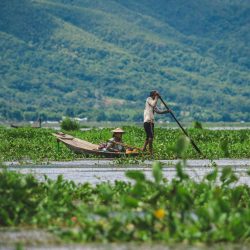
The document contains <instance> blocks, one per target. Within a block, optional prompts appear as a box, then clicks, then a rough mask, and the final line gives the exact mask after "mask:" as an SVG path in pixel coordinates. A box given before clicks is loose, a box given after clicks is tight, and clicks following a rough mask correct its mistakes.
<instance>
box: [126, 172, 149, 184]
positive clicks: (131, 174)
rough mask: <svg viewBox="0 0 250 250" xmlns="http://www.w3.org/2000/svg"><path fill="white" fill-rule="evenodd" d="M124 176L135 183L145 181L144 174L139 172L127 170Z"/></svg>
mask: <svg viewBox="0 0 250 250" xmlns="http://www.w3.org/2000/svg"><path fill="white" fill-rule="evenodd" d="M126 176H127V177H128V178H130V179H133V180H135V181H144V180H145V174H144V173H143V172H142V171H139V170H129V171H127V172H126Z"/></svg>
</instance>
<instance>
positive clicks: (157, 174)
mask: <svg viewBox="0 0 250 250" xmlns="http://www.w3.org/2000/svg"><path fill="white" fill-rule="evenodd" d="M152 173H153V176H154V179H155V183H157V184H159V183H160V182H161V181H162V177H163V174H162V164H161V163H160V162H159V161H157V162H154V163H153V169H152Z"/></svg>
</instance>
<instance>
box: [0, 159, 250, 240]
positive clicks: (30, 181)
mask: <svg viewBox="0 0 250 250" xmlns="http://www.w3.org/2000/svg"><path fill="white" fill-rule="evenodd" d="M176 169H177V171H176V172H177V175H176V178H175V179H173V180H172V181H171V182H169V181H168V180H166V179H163V177H162V170H161V165H160V164H159V163H157V162H156V163H154V164H153V167H152V174H153V177H154V180H153V181H151V180H148V179H146V178H145V175H144V173H143V172H140V171H128V172H127V173H126V176H127V177H129V178H130V179H131V180H133V183H126V182H123V181H116V182H115V183H114V184H111V183H109V182H106V183H101V184H98V185H97V186H91V185H90V184H88V183H85V184H79V185H76V184H75V183H74V182H72V181H66V180H64V179H63V178H62V176H59V177H58V179H57V180H56V181H52V180H49V179H47V178H46V177H45V180H44V181H43V182H38V181H37V180H36V179H35V178H34V176H32V175H22V174H18V173H16V172H10V171H8V170H6V169H3V170H2V171H1V172H0V226H2V227H5V228H8V227H17V228H44V229H48V230H49V231H50V232H53V233H54V234H56V235H57V236H59V237H60V238H61V239H63V240H65V241H68V242H130V241H139V242H142V241H143V242H152V241H154V242H166V243H171V242H186V241H188V242H189V243H193V242H205V243H216V242H237V243H249V242H250V229H249V225H250V216H249V215H250V199H249V196H250V188H249V186H247V185H234V184H235V183H237V177H236V176H235V175H234V173H233V172H232V170H231V169H230V168H224V169H223V170H222V173H221V174H220V176H219V175H218V169H217V168H216V167H215V168H214V169H213V171H212V172H211V173H209V174H208V175H207V176H205V177H204V179H203V181H201V182H195V181H193V180H191V179H190V178H189V176H188V175H187V174H186V173H184V172H183V169H182V164H181V163H179V164H178V165H177V166H176Z"/></svg>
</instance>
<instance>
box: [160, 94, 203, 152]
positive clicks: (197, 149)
mask: <svg viewBox="0 0 250 250" xmlns="http://www.w3.org/2000/svg"><path fill="white" fill-rule="evenodd" d="M159 98H160V100H161V101H162V103H163V104H164V106H165V107H166V109H168V110H170V109H169V108H168V106H167V104H166V103H165V102H164V101H163V100H162V98H161V96H159ZM170 114H171V115H172V117H173V118H174V120H175V121H176V122H177V124H178V125H179V127H180V128H181V130H182V132H183V133H184V134H185V135H186V136H187V137H188V138H189V140H190V142H191V144H192V146H193V147H194V149H195V150H196V151H197V152H198V153H199V154H200V155H203V154H202V152H201V151H200V149H199V148H198V147H197V146H196V144H195V143H194V141H193V140H192V139H191V138H190V136H189V135H188V133H187V131H186V130H185V129H184V128H183V127H182V126H181V124H180V123H179V121H178V120H177V119H176V117H175V115H174V114H173V112H172V111H171V110H170Z"/></svg>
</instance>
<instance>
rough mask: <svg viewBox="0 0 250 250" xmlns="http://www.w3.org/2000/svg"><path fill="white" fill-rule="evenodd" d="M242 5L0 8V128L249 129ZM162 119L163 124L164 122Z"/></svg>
mask: <svg viewBox="0 0 250 250" xmlns="http://www.w3.org/2000/svg"><path fill="white" fill-rule="evenodd" d="M249 44H250V2H249V1H248V0H189V1H185V0H136V1H135V0H1V1H0V57H1V61H0V76H1V78H0V87H1V88H0V120H18V121H21V120H36V119H37V118H38V117H42V119H43V120H60V119H61V117H62V116H69V117H80V118H84V117H87V118H88V119H89V120H95V121H107V120H109V121H142V119H143V109H144V103H145V100H146V98H147V96H148V94H149V92H150V91H151V90H152V89H157V90H158V91H159V92H160V94H161V96H162V97H163V99H164V100H165V101H166V102H167V103H168V104H169V106H170V108H171V109H172V110H173V111H174V112H175V114H176V115H177V116H178V117H179V118H180V119H181V120H185V121H191V120H199V121H242V120H244V121H250V73H249V68H250V46H249ZM158 119H161V120H163V121H164V120H168V119H170V118H169V116H167V115H164V116H160V117H158Z"/></svg>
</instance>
